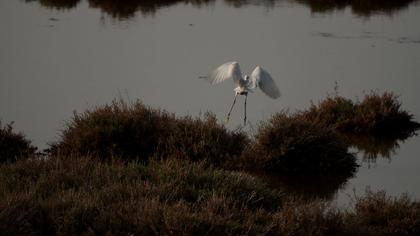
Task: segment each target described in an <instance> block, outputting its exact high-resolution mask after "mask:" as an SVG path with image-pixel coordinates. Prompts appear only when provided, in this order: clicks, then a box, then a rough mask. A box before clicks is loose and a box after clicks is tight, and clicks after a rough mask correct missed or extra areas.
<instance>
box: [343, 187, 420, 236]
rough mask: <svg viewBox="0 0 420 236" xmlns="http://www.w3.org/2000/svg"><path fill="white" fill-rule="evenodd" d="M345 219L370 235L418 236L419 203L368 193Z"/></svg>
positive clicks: (359, 199)
mask: <svg viewBox="0 0 420 236" xmlns="http://www.w3.org/2000/svg"><path fill="white" fill-rule="evenodd" d="M347 219H348V221H350V222H352V224H354V225H357V226H358V227H359V228H361V229H363V231H365V232H368V233H369V234H370V235H420V202H418V201H413V200H411V199H410V198H409V197H408V196H407V195H402V196H400V197H399V198H393V197H390V196H387V195H386V193H385V192H384V191H379V192H372V191H370V190H367V191H366V193H365V196H363V197H356V202H355V207H354V210H353V212H349V213H348V215H347Z"/></svg>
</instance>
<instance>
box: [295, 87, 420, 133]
mask: <svg viewBox="0 0 420 236" xmlns="http://www.w3.org/2000/svg"><path fill="white" fill-rule="evenodd" d="M300 116H302V117H303V119H306V120H309V121H312V122H316V123H320V124H322V125H324V126H327V127H331V128H333V129H336V130H337V131H339V132H343V133H350V134H369V135H378V136H392V137H395V138H400V137H408V136H410V135H411V134H412V133H413V132H414V131H415V130H417V129H418V128H419V127H420V126H419V123H417V122H415V121H414V120H413V115H412V114H409V113H408V112H407V111H404V110H402V109H401V103H400V102H399V101H398V97H397V96H395V95H394V94H393V93H388V92H385V93H383V94H378V93H375V92H372V93H371V94H368V95H366V96H365V97H364V99H363V100H362V101H361V102H352V101H351V100H350V99H347V98H344V97H341V96H334V97H327V98H326V99H325V100H323V101H321V102H320V103H319V104H318V105H315V104H312V106H311V107H310V108H309V110H308V111H303V112H301V114H300Z"/></svg>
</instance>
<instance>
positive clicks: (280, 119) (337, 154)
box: [244, 113, 357, 176]
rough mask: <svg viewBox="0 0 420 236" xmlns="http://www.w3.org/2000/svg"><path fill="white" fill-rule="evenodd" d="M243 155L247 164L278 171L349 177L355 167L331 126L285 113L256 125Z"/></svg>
mask: <svg viewBox="0 0 420 236" xmlns="http://www.w3.org/2000/svg"><path fill="white" fill-rule="evenodd" d="M244 155H245V157H246V159H248V160H250V163H252V164H251V165H255V166H262V167H263V168H264V169H267V170H271V171H274V172H276V173H280V174H298V175H301V174H304V175H314V176H323V175H333V174H340V175H343V174H344V175H346V176H350V175H352V173H354V171H355V170H356V167H357V164H356V162H355V157H354V156H353V155H352V154H350V153H348V150H347V146H346V144H345V143H343V142H342V141H341V139H340V138H339V136H338V135H337V134H336V133H335V132H334V131H333V130H332V129H330V128H327V127H324V126H321V125H319V124H317V123H313V122H309V121H307V120H305V119H302V118H301V117H299V116H297V117H294V116H289V115H287V114H285V113H278V114H275V115H274V116H273V117H272V118H271V119H270V120H269V121H268V122H265V123H262V124H261V125H260V127H259V129H258V133H257V134H256V136H255V142H254V144H253V145H252V146H251V148H250V150H247V151H245V152H244ZM255 160H256V161H255ZM257 168H258V167H257Z"/></svg>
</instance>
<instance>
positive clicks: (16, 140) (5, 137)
mask: <svg viewBox="0 0 420 236" xmlns="http://www.w3.org/2000/svg"><path fill="white" fill-rule="evenodd" d="M36 150H37V148H36V147H34V146H33V145H32V144H31V141H30V140H28V139H27V138H26V137H25V136H24V135H23V134H22V133H18V132H15V131H14V130H13V126H12V124H7V125H2V124H1V122H0V163H1V162H13V161H16V160H18V159H22V158H28V157H31V156H34V155H35V153H36Z"/></svg>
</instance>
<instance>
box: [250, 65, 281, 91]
mask: <svg viewBox="0 0 420 236" xmlns="http://www.w3.org/2000/svg"><path fill="white" fill-rule="evenodd" d="M250 80H251V85H250V86H252V87H253V88H255V87H257V86H258V87H260V89H261V90H262V91H263V92H264V93H265V94H267V96H269V97H270V98H273V99H276V98H278V97H280V91H279V88H278V87H277V85H276V83H275V82H274V80H273V78H271V75H270V74H269V73H268V72H267V71H265V70H264V69H263V68H261V67H260V66H257V67H255V69H254V71H252V74H251V76H250Z"/></svg>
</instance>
